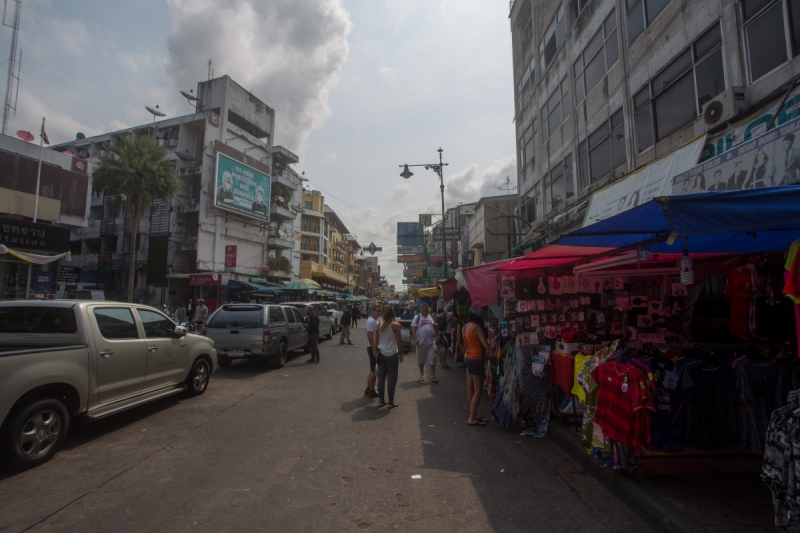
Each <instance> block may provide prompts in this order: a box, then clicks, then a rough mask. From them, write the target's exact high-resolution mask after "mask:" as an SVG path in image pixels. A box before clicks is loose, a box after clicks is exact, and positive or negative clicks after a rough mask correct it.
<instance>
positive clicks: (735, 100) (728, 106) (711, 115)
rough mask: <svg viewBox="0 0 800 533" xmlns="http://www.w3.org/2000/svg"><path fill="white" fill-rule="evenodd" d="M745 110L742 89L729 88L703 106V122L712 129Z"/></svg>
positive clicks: (745, 102)
mask: <svg viewBox="0 0 800 533" xmlns="http://www.w3.org/2000/svg"><path fill="white" fill-rule="evenodd" d="M746 109H747V91H746V90H745V88H744V87H729V88H728V89H726V90H725V91H723V92H721V93H720V94H718V95H717V96H715V97H714V98H712V99H711V100H709V101H708V102H706V103H705V104H704V105H703V122H705V124H706V126H709V127H713V126H716V125H718V124H722V123H723V122H727V121H728V120H730V119H731V118H732V117H734V116H736V115H738V114H739V113H741V112H743V111H745V110H746Z"/></svg>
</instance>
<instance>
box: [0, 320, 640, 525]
mask: <svg viewBox="0 0 800 533" xmlns="http://www.w3.org/2000/svg"><path fill="white" fill-rule="evenodd" d="M352 336H353V339H354V342H356V343H357V344H356V345H355V346H346V345H339V344H338V339H337V338H334V340H333V341H326V342H324V343H322V345H321V347H320V349H321V354H322V355H321V363H320V364H318V365H310V364H306V363H305V360H306V358H307V356H304V355H302V354H293V356H292V358H291V359H290V360H289V362H288V363H287V364H286V366H285V367H284V368H281V369H277V368H274V367H272V366H270V365H268V364H265V363H262V362H259V361H244V362H239V363H235V364H234V365H233V366H232V367H230V368H224V369H220V370H219V371H217V372H216V373H215V374H214V376H213V377H212V380H211V383H210V386H209V389H208V391H207V392H206V393H205V394H204V395H203V396H200V397H199V398H188V397H175V398H172V399H166V400H162V401H159V402H156V403H153V404H150V405H147V406H144V407H142V408H139V409H135V410H132V411H128V412H126V413H123V414H121V415H118V416H116V417H111V418H108V419H105V420H102V421H99V422H96V423H93V424H86V423H75V424H74V425H73V427H72V430H71V433H70V436H69V438H68V439H67V441H66V443H65V447H64V449H63V450H62V451H61V452H60V453H58V454H57V455H56V457H55V458H54V459H53V460H52V461H50V462H49V463H47V464H45V465H43V466H41V467H39V468H36V469H33V470H29V471H27V472H22V473H16V474H13V473H9V472H5V471H2V470H0V502H2V505H0V532H2V533H5V532H20V531H65V532H75V531H92V532H103V531H109V532H111V531H113V532H115V533H120V532H129V531H130V532H141V531H171V532H179V531H215V532H216V531H302V532H305V531H309V532H313V531H325V532H327V531H337V532H338V531H398V532H402V531H436V532H437V533H445V532H451V531H452V532H465V531H476V532H490V531H495V532H506V531H508V532H511V531H526V532H528V531H572V532H574V531H614V532H627V531H630V532H634V531H635V532H636V533H646V532H648V531H652V530H651V528H650V527H649V526H648V524H647V523H646V522H645V520H643V519H642V518H641V517H640V515H638V514H636V513H635V512H634V511H632V510H631V509H630V508H629V507H628V506H626V505H625V504H624V503H623V502H622V501H620V500H618V499H617V498H616V497H615V496H614V495H612V494H611V493H609V492H608V490H607V489H605V488H604V487H603V485H602V484H600V483H599V482H598V481H597V480H596V479H595V478H594V477H593V476H592V475H591V474H589V473H588V472H587V471H585V470H584V469H583V468H581V467H580V466H579V465H578V464H577V463H576V462H575V461H573V460H572V459H571V458H570V456H569V455H567V454H566V453H564V452H563V451H562V449H561V448H559V447H558V446H557V445H556V444H555V443H554V441H553V440H551V439H549V438H545V439H535V438H533V437H521V436H519V432H518V431H505V430H502V429H501V428H499V426H497V425H496V424H494V423H491V424H490V425H489V426H487V427H470V426H467V424H466V422H467V400H466V387H465V375H464V370H463V369H461V368H458V367H454V368H453V369H451V370H441V369H439V370H438V372H437V374H438V377H439V380H440V383H439V384H432V383H430V382H429V381H426V382H425V383H421V382H419V381H418V370H417V366H416V358H415V355H414V354H413V353H412V354H409V356H407V357H406V360H405V362H404V363H402V364H401V366H400V379H399V383H398V391H397V396H396V401H397V403H399V407H397V408H396V409H393V410H387V409H386V408H385V407H384V408H378V401H377V400H372V399H369V398H366V397H364V396H363V391H364V387H365V378H366V373H367V370H368V363H367V355H366V350H365V345H366V340H365V338H364V337H365V334H364V330H363V329H361V328H359V329H354V330H352ZM480 414H481V415H482V416H485V417H487V418H489V417H490V413H489V402H488V399H487V398H484V402H483V404H482V405H481V410H480ZM553 423H558V422H553ZM412 476H421V477H420V478H418V479H413V478H412Z"/></svg>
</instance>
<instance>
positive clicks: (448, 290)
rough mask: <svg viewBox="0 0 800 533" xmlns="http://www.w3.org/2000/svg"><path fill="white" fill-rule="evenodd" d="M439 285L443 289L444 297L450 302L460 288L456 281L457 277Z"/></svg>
mask: <svg viewBox="0 0 800 533" xmlns="http://www.w3.org/2000/svg"><path fill="white" fill-rule="evenodd" d="M439 287H441V289H442V299H443V300H444V301H445V302H449V301H450V300H452V299H453V296H455V294H456V291H457V290H458V281H456V278H448V279H446V280H444V281H443V282H441V283H440V284H439Z"/></svg>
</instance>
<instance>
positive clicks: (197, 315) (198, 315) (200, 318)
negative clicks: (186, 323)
mask: <svg viewBox="0 0 800 533" xmlns="http://www.w3.org/2000/svg"><path fill="white" fill-rule="evenodd" d="M194 319H195V320H197V324H198V325H203V324H205V323H206V320H208V307H206V301H205V300H203V299H202V298H200V299H198V300H197V309H195V311H194Z"/></svg>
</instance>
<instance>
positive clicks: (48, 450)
mask: <svg viewBox="0 0 800 533" xmlns="http://www.w3.org/2000/svg"><path fill="white" fill-rule="evenodd" d="M68 431H69V411H67V408H66V406H65V405H64V404H63V403H61V402H60V401H59V400H56V399H55V398H43V399H35V400H31V401H30V402H29V403H28V404H26V405H23V406H22V408H21V409H19V410H17V411H15V412H14V413H13V414H12V415H11V418H10V419H9V421H8V426H7V428H6V431H5V435H4V436H3V443H2V465H3V466H4V467H6V468H8V469H10V470H25V469H28V468H33V467H34V466H39V465H40V464H42V463H45V462H47V461H49V460H50V458H51V457H53V455H54V454H55V453H56V451H58V449H59V448H60V447H61V444H63V443H64V439H65V438H67V432H68Z"/></svg>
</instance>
